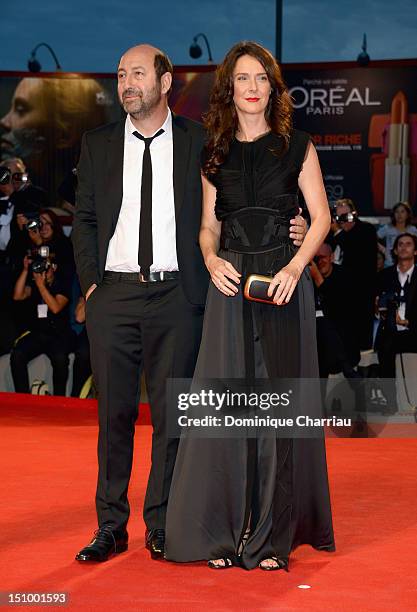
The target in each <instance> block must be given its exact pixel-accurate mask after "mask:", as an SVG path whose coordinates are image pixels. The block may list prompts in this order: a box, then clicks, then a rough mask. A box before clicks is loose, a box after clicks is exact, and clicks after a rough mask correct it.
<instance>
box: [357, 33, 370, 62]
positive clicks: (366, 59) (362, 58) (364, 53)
mask: <svg viewBox="0 0 417 612" xmlns="http://www.w3.org/2000/svg"><path fill="white" fill-rule="evenodd" d="M356 61H357V62H358V64H359V66H367V65H368V64H369V62H370V61H371V58H370V57H369V55H368V53H367V51H366V34H364V35H363V42H362V52H361V53H359V55H358V57H357V59H356Z"/></svg>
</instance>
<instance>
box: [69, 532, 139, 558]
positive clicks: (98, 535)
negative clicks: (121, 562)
mask: <svg viewBox="0 0 417 612" xmlns="http://www.w3.org/2000/svg"><path fill="white" fill-rule="evenodd" d="M128 539H129V536H128V533H127V531H126V530H124V531H117V530H115V529H112V527H111V526H110V525H104V526H103V527H100V528H99V529H97V531H95V532H94V538H93V539H92V540H91V542H90V544H88V546H85V548H83V549H82V550H80V552H79V553H78V554H77V556H76V557H75V560H76V561H81V562H82V563H85V562H86V561H97V562H100V561H107V559H108V558H109V557H110V556H111V555H118V554H119V553H122V552H124V551H125V550H127V542H128Z"/></svg>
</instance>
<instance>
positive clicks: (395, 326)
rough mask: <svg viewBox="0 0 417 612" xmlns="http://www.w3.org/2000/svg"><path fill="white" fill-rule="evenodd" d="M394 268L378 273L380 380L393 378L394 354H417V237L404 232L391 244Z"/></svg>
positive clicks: (377, 340) (377, 344) (377, 345)
mask: <svg viewBox="0 0 417 612" xmlns="http://www.w3.org/2000/svg"><path fill="white" fill-rule="evenodd" d="M392 255H393V259H394V261H395V262H396V263H395V264H394V265H393V266H390V267H389V268H385V269H384V270H382V271H381V272H379V273H378V279H377V281H378V289H377V307H378V311H379V314H380V318H381V324H380V326H379V329H378V333H377V337H376V340H375V348H376V350H377V351H378V359H379V363H380V376H381V377H382V378H395V355H396V354H397V353H417V273H416V265H415V257H416V255H417V238H416V236H414V235H413V234H409V233H405V234H401V235H400V236H397V238H396V240H395V242H394V248H393V252H392Z"/></svg>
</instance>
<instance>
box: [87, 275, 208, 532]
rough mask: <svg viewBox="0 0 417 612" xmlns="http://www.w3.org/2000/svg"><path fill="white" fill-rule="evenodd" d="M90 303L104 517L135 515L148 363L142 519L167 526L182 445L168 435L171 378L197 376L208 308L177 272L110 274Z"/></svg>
mask: <svg viewBox="0 0 417 612" xmlns="http://www.w3.org/2000/svg"><path fill="white" fill-rule="evenodd" d="M86 308H87V331H88V336H89V339H90V345H91V349H92V350H91V361H92V370H93V375H94V378H95V380H96V384H97V387H98V389H99V400H98V403H99V440H98V461H99V474H98V483H97V493H96V508H97V515H98V522H99V525H100V526H102V525H104V524H110V525H111V526H112V527H113V528H114V529H123V528H124V527H125V526H126V524H127V521H128V518H129V513H130V508H129V501H128V496H127V490H128V485H129V479H130V474H131V468H132V458H133V439H134V432H135V422H136V419H137V416H138V403H139V399H140V376H141V372H142V370H144V372H145V380H146V386H147V390H148V395H149V403H150V407H151V418H152V425H153V435H152V465H151V471H150V476H149V481H148V487H147V491H146V497H145V503H144V520H145V523H146V526H147V528H148V529H154V528H164V527H165V514H166V507H167V502H168V493H169V488H170V484H171V478H172V472H173V468H174V462H175V457H176V452H177V446H178V441H177V440H176V439H169V438H168V437H167V435H166V410H167V402H166V379H167V378H170V377H181V378H190V377H192V375H193V371H194V367H195V362H196V358H197V354H198V348H199V344H200V339H201V329H202V320H203V312H204V308H203V307H202V306H194V305H192V304H190V303H189V302H188V301H187V300H186V298H185V297H184V294H183V290H182V287H181V283H180V282H179V281H177V280H168V281H162V282H152V283H140V282H131V281H126V280H118V279H116V280H115V279H114V278H111V279H109V278H107V277H106V276H105V278H104V280H103V282H102V283H101V284H100V285H99V286H98V287H97V288H96V289H95V290H94V292H93V293H92V294H91V295H90V297H89V299H88V301H87V306H86Z"/></svg>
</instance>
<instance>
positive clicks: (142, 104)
mask: <svg viewBox="0 0 417 612" xmlns="http://www.w3.org/2000/svg"><path fill="white" fill-rule="evenodd" d="M127 93H134V94H135V95H139V99H138V100H135V101H134V102H127V103H126V102H125V101H124V100H122V106H123V108H124V110H125V111H126V113H128V114H129V115H131V116H132V117H133V118H134V119H147V118H148V117H150V116H151V115H152V112H153V111H154V109H155V108H156V107H157V106H158V104H159V103H160V101H161V85H160V84H159V83H156V84H155V86H154V87H152V89H150V90H149V91H147V92H146V93H145V94H142V93H141V92H140V91H139V90H129V89H127V90H126V91H125V92H124V94H127Z"/></svg>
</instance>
